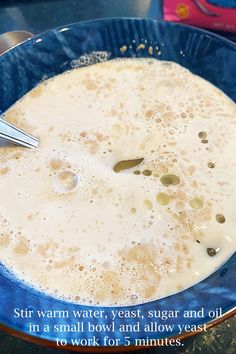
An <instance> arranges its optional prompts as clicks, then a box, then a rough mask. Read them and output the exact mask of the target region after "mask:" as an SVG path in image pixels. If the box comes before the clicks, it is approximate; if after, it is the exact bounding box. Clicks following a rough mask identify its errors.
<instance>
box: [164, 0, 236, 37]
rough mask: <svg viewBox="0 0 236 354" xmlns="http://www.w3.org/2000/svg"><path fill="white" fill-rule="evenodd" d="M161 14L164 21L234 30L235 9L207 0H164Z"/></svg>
mask: <svg viewBox="0 0 236 354" xmlns="http://www.w3.org/2000/svg"><path fill="white" fill-rule="evenodd" d="M163 14H164V20H166V21H175V22H182V23H186V24H191V25H194V26H199V27H205V28H210V29H213V30H217V31H226V32H236V9H235V8H225V7H220V6H214V5H211V4H210V3H209V2H208V1H207V0H164V11H163Z"/></svg>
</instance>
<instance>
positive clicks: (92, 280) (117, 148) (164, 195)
mask: <svg viewBox="0 0 236 354" xmlns="http://www.w3.org/2000/svg"><path fill="white" fill-rule="evenodd" d="M4 118H5V119H6V120H8V121H9V122H11V123H14V124H17V125H18V126H19V127H21V128H22V129H25V130H27V131H28V132H30V133H31V134H34V135H35V136H38V137H40V147H39V148H37V149H31V150H30V149H25V148H21V147H16V146H12V147H8V148H7V147H5V148H1V149H0V195H1V204H0V225H1V231H0V232H1V234H0V260H1V262H2V263H3V264H5V265H6V266H7V267H9V268H10V270H11V271H13V272H14V273H15V274H16V275H17V276H18V277H19V278H20V279H23V280H25V281H27V282H28V283H29V284H30V285H31V286H33V287H35V288H38V289H41V290H42V291H44V292H46V293H49V294H52V295H54V296H56V297H60V298H64V299H67V300H72V301H75V302H78V303H84V304H94V305H96V304H105V305H117V304H118V305H129V304H134V303H141V302H146V301H149V300H153V299H158V298H161V297H164V296H166V295H169V294H173V293H175V292H178V291H180V290H182V289H184V288H187V287H189V286H192V285H194V284H195V283H197V282H199V281H200V280H202V279H204V278H205V277H207V276H208V275H210V274H211V273H212V272H213V271H214V270H215V269H217V268H218V267H219V266H220V265H221V264H222V263H224V262H225V261H226V260H227V259H228V258H229V257H230V256H231V255H232V254H233V252H234V251H235V246H236V235H235V230H236V217H235V216H236V214H235V213H236V209H235V205H236V189H235V176H236V160H235V149H236V144H235V137H236V108H235V104H234V103H233V102H232V101H231V100H230V99H229V98H228V97H227V96H225V95H224V94H223V93H222V92H221V91H220V90H218V89H217V88H215V87H214V86H212V85H211V84H210V83H208V82H206V81H205V80H203V79H201V78H199V77H197V76H194V75H193V74H191V73H190V72H189V71H188V70H186V69H184V68H182V67H181V66H179V65H177V64H174V63H170V62H161V61H157V60H154V59H153V60H150V59H129V60H119V61H109V62H105V63H100V64H96V65H93V66H89V67H84V68H78V69H74V70H72V71H70V72H66V73H64V74H63V75H59V76H57V77H55V78H53V79H50V80H48V81H46V82H44V83H42V84H40V85H39V86H38V87H37V88H36V89H34V90H32V91H31V92H29V93H28V94H27V95H26V96H25V97H23V99H21V100H20V101H18V102H17V103H16V104H15V105H14V106H13V107H12V108H10V109H9V110H8V111H7V113H6V114H5V116H4ZM130 159H131V160H134V159H143V160H142V162H141V163H139V164H138V165H137V166H134V167H130V168H126V169H123V170H120V171H119V172H118V171H114V169H113V167H114V166H115V165H116V164H117V163H118V162H120V161H122V160H130ZM126 167H127V166H126Z"/></svg>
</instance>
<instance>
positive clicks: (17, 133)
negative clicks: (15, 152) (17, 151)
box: [0, 118, 39, 148]
mask: <svg viewBox="0 0 236 354" xmlns="http://www.w3.org/2000/svg"><path fill="white" fill-rule="evenodd" d="M0 138H2V139H5V140H7V141H10V142H12V143H14V144H17V145H22V146H25V147H28V148H33V147H37V146H38V144H39V140H38V139H37V138H35V137H34V136H32V135H30V134H28V133H26V132H25V131H23V130H21V129H19V128H17V127H16V126H15V125H12V124H10V123H8V122H7V121H5V120H4V119H2V118H0Z"/></svg>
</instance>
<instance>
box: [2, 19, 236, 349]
mask: <svg viewBox="0 0 236 354" xmlns="http://www.w3.org/2000/svg"><path fill="white" fill-rule="evenodd" d="M134 40H135V41H136V42H135V43H144V44H145V48H144V49H142V50H139V51H136V47H137V45H136V44H135V43H134ZM124 45H126V46H127V50H126V51H125V52H122V51H120V48H121V47H123V46H124ZM149 45H152V46H155V47H156V46H158V48H159V52H158V53H156V52H155V53H154V55H150V54H149V51H148V47H149ZM97 51H100V52H104V53H105V54H104V55H105V56H106V55H107V57H108V59H113V58H120V57H122V58H123V57H125V58H128V57H157V58H158V59H159V60H171V61H174V62H177V63H179V64H181V65H183V66H184V67H186V68H188V69H189V70H191V71H192V72H193V73H194V74H197V75H200V76H201V77H203V78H205V79H207V80H208V81H210V82H212V83H213V84H214V85H216V86H218V87H219V88H220V89H221V90H223V91H224V92H225V93H226V94H227V95H229V96H230V97H231V98H232V99H233V100H234V101H236V46H235V45H234V44H233V43H231V42H229V41H227V40H225V39H223V38H221V37H219V36H217V35H213V34H210V33H209V32H207V31H203V30H199V29H196V28H193V27H187V26H182V25H177V24H174V23H165V22H161V21H155V20H151V19H104V20H97V21H88V22H81V23H76V24H72V25H69V26H67V27H63V28H57V29H55V30H52V31H49V32H46V33H44V34H42V35H39V36H37V37H35V38H33V39H31V40H28V41H27V42H25V43H23V44H21V45H19V46H17V47H15V48H14V49H12V50H10V51H9V52H7V53H5V54H4V55H2V56H1V57H0V78H1V82H0V112H4V111H5V110H6V109H7V108H8V107H10V106H11V105H12V104H13V103H14V102H15V101H17V100H18V99H19V98H20V97H22V96H23V95H24V94H25V93H27V92H28V91H29V90H31V89H32V88H33V87H34V86H36V85H37V84H38V83H39V82H41V81H42V80H45V79H46V78H49V77H53V76H55V75H57V74H60V73H62V72H64V71H66V70H70V69H71V68H72V67H73V66H75V65H78V64H80V65H83V64H84V63H85V62H84V61H83V55H84V54H89V53H91V52H97ZM92 57H93V61H92V62H96V58H97V57H96V55H93V56H92ZM81 58H82V59H81ZM78 59H79V60H78ZM13 207H14V206H13ZM235 266H236V254H234V255H233V256H232V257H231V258H230V259H229V260H228V261H227V262H226V263H225V264H224V265H223V266H222V267H221V268H220V269H218V270H217V271H216V272H215V273H214V274H212V275H211V276H210V277H208V278H207V279H205V280H204V281H202V282H201V283H198V284H197V285H195V286H193V287H191V288H189V289H187V290H185V291H182V292H179V293H177V294H175V295H172V296H169V297H166V298H163V299H160V300H157V301H152V302H149V303H146V304H142V305H136V306H130V307H126V308H125V309H126V310H136V311H137V310H139V311H140V314H141V316H142V317H141V319H140V322H141V323H142V329H141V330H140V332H139V333H135V332H132V331H129V332H127V333H122V332H120V331H118V330H116V331H115V333H111V332H110V331H109V330H106V331H105V332H103V333H99V332H98V333H96V334H95V335H96V338H97V339H98V340H100V344H101V345H102V338H103V337H105V336H106V335H107V336H108V337H109V338H113V339H119V343H118V344H119V346H124V345H125V344H128V343H129V344H130V345H134V344H135V339H136V338H137V337H138V338H147V337H149V338H150V339H152V338H153V339H154V338H155V339H157V338H165V337H170V336H178V335H179V332H178V328H177V325H178V324H179V323H181V324H186V325H202V324H204V323H207V324H208V326H210V325H212V324H213V323H216V322H217V321H219V320H222V319H223V318H226V317H227V316H228V315H231V314H232V313H233V311H234V308H235V305H236V281H235V271H234V269H235ZM0 304H1V305H0V323H1V324H2V327H4V328H5V329H8V330H10V331H11V332H12V333H15V334H16V335H20V336H21V337H23V338H28V339H29V340H31V341H38V342H40V343H47V344H49V345H50V344H51V345H56V338H61V339H62V338H64V339H65V340H66V341H64V342H63V343H66V346H65V347H66V348H71V349H73V350H81V348H80V347H72V346H71V344H72V339H77V340H79V339H82V338H83V339H89V338H92V337H93V336H94V333H88V331H86V330H85V331H84V332H79V333H78V332H70V333H63V332H62V333H55V332H54V331H53V330H52V328H53V326H54V325H55V324H68V323H70V324H76V323H77V322H78V319H76V318H73V317H72V316H71V317H70V319H68V318H59V319H50V320H49V319H47V318H40V319H35V318H34V317H32V318H22V317H18V316H17V315H16V314H15V316H14V309H15V308H21V309H26V308H27V309H28V310H33V311H37V310H40V309H42V310H61V311H63V310H64V311H69V313H72V311H73V310H75V311H76V310H88V309H94V307H89V306H80V305H77V304H73V303H69V302H65V301H61V300H58V299H55V298H52V297H50V296H46V295H45V294H43V293H40V292H38V291H36V290H34V289H31V288H30V287H29V286H28V285H27V284H25V283H24V282H21V281H19V280H17V279H16V278H15V277H14V276H13V275H12V274H11V273H10V272H9V270H8V269H6V268H5V267H4V266H3V265H1V266H0ZM201 308H203V309H204V314H203V316H202V317H200V318H184V317H183V311H184V310H186V309H188V310H195V311H198V310H199V309H201ZM96 309H100V310H105V311H106V315H107V316H106V317H105V318H103V319H89V320H86V319H84V320H83V321H84V323H85V325H87V322H88V321H89V322H90V323H92V324H94V325H97V324H100V325H103V324H105V325H106V324H111V310H114V309H115V310H119V308H103V307H99V308H96ZM121 309H122V308H121ZM170 309H172V310H174V309H176V310H179V311H180V315H179V317H178V318H169V319H167V320H166V321H165V324H170V325H174V327H173V331H172V332H169V331H166V330H165V329H163V331H159V332H157V331H154V332H152V331H151V330H149V331H144V330H143V328H144V325H145V324H149V322H150V321H151V320H150V319H148V318H147V314H148V311H149V310H160V311H164V310H170ZM216 309H221V310H220V311H219V310H216ZM215 310H216V314H218V315H220V318H218V319H217V318H216V317H215V315H214V313H213V312H212V311H215ZM155 321H156V322H158V323H162V324H163V322H160V321H159V320H158V319H156V320H155ZM29 322H31V323H37V324H38V325H39V331H38V332H36V333H32V332H31V331H30V329H29ZM136 322H137V319H132V318H129V319H120V320H116V323H115V325H116V328H118V326H119V324H132V325H133V324H135V323H136ZM47 324H50V329H49V331H43V328H44V325H47ZM188 334H189V333H188ZM191 334H192V333H191ZM182 335H184V336H187V332H186V331H184V332H183V333H182ZM126 337H128V341H127V338H126ZM45 341H50V342H45ZM96 349H97V348H96ZM86 351H87V349H86Z"/></svg>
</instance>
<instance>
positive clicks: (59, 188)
mask: <svg viewBox="0 0 236 354" xmlns="http://www.w3.org/2000/svg"><path fill="white" fill-rule="evenodd" d="M77 184H78V176H77V175H76V174H75V173H74V172H72V171H63V172H61V173H59V174H57V175H56V176H54V178H53V187H54V190H55V191H56V192H58V193H65V192H71V191H72V190H74V189H75V188H76V186H77Z"/></svg>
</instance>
